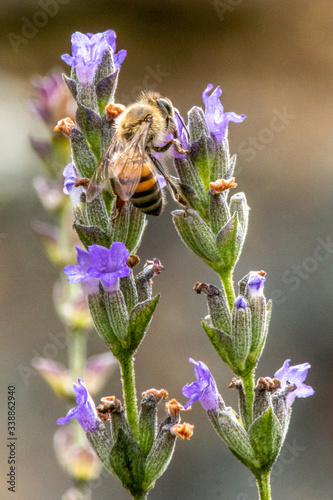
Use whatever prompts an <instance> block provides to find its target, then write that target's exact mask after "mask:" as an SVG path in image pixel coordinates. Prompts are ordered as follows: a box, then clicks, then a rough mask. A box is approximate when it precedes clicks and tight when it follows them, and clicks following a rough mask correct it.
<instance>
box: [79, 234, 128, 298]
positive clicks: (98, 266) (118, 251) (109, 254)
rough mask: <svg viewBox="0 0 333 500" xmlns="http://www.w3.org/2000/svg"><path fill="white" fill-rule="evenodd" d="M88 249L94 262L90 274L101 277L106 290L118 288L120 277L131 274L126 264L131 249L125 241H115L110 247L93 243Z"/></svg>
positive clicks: (89, 269) (110, 290) (89, 270)
mask: <svg viewBox="0 0 333 500" xmlns="http://www.w3.org/2000/svg"><path fill="white" fill-rule="evenodd" d="M88 250H89V255H90V257H91V262H92V265H91V266H90V267H89V268H88V274H89V275H90V276H91V277H94V278H100V280H101V281H102V284H103V286H104V289H105V290H107V291H109V292H112V291H115V290H117V289H118V283H119V278H123V277H125V276H128V275H129V274H130V268H129V267H128V265H127V264H126V261H127V257H128V255H129V251H128V250H127V248H126V247H125V245H124V243H121V242H120V241H115V242H114V243H112V245H111V247H110V248H109V249H108V248H105V247H103V246H100V245H91V246H90V247H88Z"/></svg>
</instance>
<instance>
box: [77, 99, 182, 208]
mask: <svg viewBox="0 0 333 500" xmlns="http://www.w3.org/2000/svg"><path fill="white" fill-rule="evenodd" d="M118 109H119V108H118ZM174 113H175V112H174V108H173V105H172V103H171V101H170V99H168V98H166V97H162V96H161V95H160V94H158V93H155V92H144V93H143V94H142V95H141V97H140V98H139V99H138V101H137V102H136V103H134V104H131V105H130V106H128V107H127V108H125V109H124V111H123V112H122V113H121V114H119V116H117V118H116V119H115V133H114V136H113V138H112V139H111V142H110V144H109V145H108V147H107V149H106V150H105V152H104V154H103V156H102V158H101V160H100V162H99V164H98V165H97V167H96V170H95V172H94V174H93V176H92V179H91V181H90V183H89V186H88V189H87V201H88V202H91V201H92V200H94V198H95V197H96V196H97V195H98V194H99V193H100V192H101V191H102V190H103V189H104V188H105V187H106V185H107V184H108V182H109V181H110V183H111V186H112V189H113V192H114V194H115V195H116V196H117V208H118V212H119V211H120V210H121V208H122V206H123V205H124V204H125V203H126V202H127V201H130V202H131V203H133V205H134V206H135V207H137V208H138V209H139V210H141V211H142V212H143V213H145V214H149V215H159V214H160V213H161V211H162V209H163V195H162V190H161V187H160V184H159V181H158V177H157V173H158V172H159V173H160V174H161V175H162V176H163V177H164V179H165V181H166V185H167V187H168V189H169V191H170V192H171V194H172V195H173V198H174V199H175V200H176V201H177V202H179V203H180V204H181V205H183V206H185V207H187V206H188V204H187V201H186V199H185V198H184V196H183V194H182V193H181V192H180V190H179V188H178V186H177V185H176V183H175V182H174V181H173V179H171V178H170V177H169V176H168V175H167V174H166V172H165V170H164V168H163V166H162V165H161V163H160V162H159V160H158V159H157V158H155V157H154V156H153V154H152V151H156V152H159V153H163V152H165V151H167V150H168V149H169V148H170V146H172V145H174V146H175V147H176V148H177V151H178V152H179V153H187V151H184V150H183V148H182V145H181V144H180V142H179V140H178V139H177V125H176V123H175V119H174ZM170 133H171V134H172V135H173V138H172V139H171V140H169V141H166V140H165V138H166V136H167V135H168V134H170ZM162 141H163V142H164V144H163V145H162V146H158V144H161V142H162Z"/></svg>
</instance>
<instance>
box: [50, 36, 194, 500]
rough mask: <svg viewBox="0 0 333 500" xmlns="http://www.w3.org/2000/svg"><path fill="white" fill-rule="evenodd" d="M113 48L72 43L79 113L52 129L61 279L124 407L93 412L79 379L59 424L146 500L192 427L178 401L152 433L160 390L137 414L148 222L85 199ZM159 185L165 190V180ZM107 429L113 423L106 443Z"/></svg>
mask: <svg viewBox="0 0 333 500" xmlns="http://www.w3.org/2000/svg"><path fill="white" fill-rule="evenodd" d="M115 40H116V34H115V32H114V31H112V30H107V31H106V32H104V33H97V34H91V33H87V34H85V35H84V34H82V33H79V32H76V33H74V34H73V35H72V55H69V54H65V55H63V56H62V59H63V60H64V61H65V62H66V63H67V64H69V65H70V66H71V68H72V70H71V77H70V78H69V77H67V76H64V80H65V82H66V85H67V87H68V88H69V90H70V92H71V94H72V96H73V98H74V100H75V102H76V104H77V111H76V114H75V121H74V120H73V119H72V118H69V117H67V118H63V119H62V120H60V121H59V122H58V124H57V126H56V127H55V130H56V131H61V132H62V133H63V134H64V136H65V137H66V138H69V140H70V144H71V157H72V161H71V162H70V163H69V164H68V165H67V166H66V168H65V169H64V171H63V176H64V186H63V191H64V193H65V194H68V195H69V198H70V201H71V204H72V208H73V215H74V229H75V231H76V233H77V235H78V237H79V239H80V240H81V243H82V246H83V247H81V246H79V245H76V251H77V264H76V265H74V264H69V265H67V266H66V267H65V269H64V272H65V274H66V276H67V280H68V282H69V283H72V284H79V283H80V284H81V286H82V287H83V289H84V291H85V292H86V295H87V300H88V304H89V310H90V314H91V317H92V320H93V323H94V325H95V328H96V330H97V332H98V334H99V335H100V336H101V337H102V339H103V340H104V341H105V342H106V344H107V346H108V348H109V349H110V350H111V352H112V353H113V355H114V357H115V358H116V359H117V361H118V362H119V365H120V371H121V380H122V389H123V403H122V402H121V401H120V400H118V399H116V398H115V396H110V397H104V398H102V403H101V404H100V405H99V406H98V407H97V409H96V408H95V405H94V402H93V400H92V397H91V396H90V394H89V392H88V390H87V387H90V384H89V380H87V387H86V385H85V383H84V382H83V378H82V377H81V374H78V375H79V377H80V378H79V379H78V385H77V384H73V387H74V392H75V397H76V402H77V406H76V407H74V408H72V409H71V410H69V412H68V413H67V415H66V416H65V417H63V418H60V419H58V424H59V425H62V424H67V423H68V422H69V421H70V420H71V419H73V418H76V419H77V420H78V422H79V424H80V425H81V427H82V428H83V430H84V431H85V432H86V435H87V438H88V440H89V442H90V444H91V446H92V448H93V449H94V450H95V452H96V454H97V455H98V457H99V458H100V460H101V462H102V463H103V465H104V466H105V467H106V469H107V470H108V471H109V472H110V473H112V474H113V475H116V476H117V477H118V478H119V479H120V480H121V481H122V483H123V485H124V487H125V488H127V489H128V490H129V491H130V492H131V494H132V496H133V497H134V498H146V495H147V493H148V491H149V490H150V489H152V488H153V487H154V484H155V481H156V480H157V478H158V477H160V476H161V474H163V472H164V471H165V469H166V467H167V466H168V464H169V462H170V460H171V457H172V454H173V451H174V447H175V442H176V438H177V437H179V438H180V439H189V438H190V436H191V435H192V432H193V426H191V425H190V424H187V423H182V424H181V423H180V411H181V410H182V409H183V407H182V405H180V404H179V403H178V402H177V401H176V400H171V401H169V402H168V403H166V413H167V418H166V419H165V421H164V422H162V423H161V424H160V425H158V418H157V405H158V403H159V402H160V401H161V400H162V399H165V398H166V397H167V392H166V391H165V390H160V391H157V390H156V389H151V390H148V391H146V392H144V393H143V394H142V399H141V403H140V410H139V411H138V404H137V397H136V389H135V374H134V355H135V354H136V352H137V350H138V348H139V346H140V344H141V342H142V341H143V339H144V337H145V335H146V332H147V330H148V328H149V325H150V322H151V320H152V317H153V314H154V311H155V309H156V307H157V304H158V302H159V295H156V296H153V295H152V282H153V279H154V277H155V276H157V275H158V274H160V273H161V271H162V270H163V269H164V268H163V266H162V265H161V263H160V261H159V260H158V259H156V258H155V259H153V260H152V261H147V262H146V264H145V265H144V267H143V269H142V270H141V272H139V273H138V274H136V275H134V272H133V268H134V266H136V265H137V264H138V263H139V261H140V259H139V258H138V256H137V255H135V253H136V251H137V249H138V247H139V245H140V242H141V238H142V235H143V232H144V229H145V226H146V216H145V215H144V214H143V213H142V212H141V211H139V210H138V209H137V208H135V206H134V205H133V204H132V203H130V202H128V203H125V204H124V206H122V207H121V208H120V207H119V205H118V203H117V198H116V197H115V196H114V194H113V192H112V189H111V186H108V187H106V189H105V190H104V192H103V193H102V194H98V195H97V196H96V197H95V198H94V199H93V200H92V201H90V200H89V196H88V195H87V193H89V191H87V184H88V183H89V179H90V178H91V176H92V175H93V174H94V172H95V169H96V166H97V164H98V162H99V160H100V158H101V157H102V155H103V154H104V151H105V149H106V148H107V146H108V144H109V143H110V140H111V139H112V137H113V134H114V119H115V118H116V114H117V113H120V112H122V111H123V106H121V105H115V104H114V94H115V89H116V85H117V77H118V73H119V71H120V68H121V64H122V62H123V60H124V58H125V56H126V51H124V50H122V51H119V52H118V53H116V44H115ZM111 108H112V109H113V110H116V111H117V113H111V112H110V110H111ZM158 182H159V183H160V187H161V188H163V187H164V186H165V178H164V177H163V176H159V178H158ZM87 199H88V202H87ZM71 288H74V289H76V288H78V287H71ZM85 373H87V371H85ZM88 374H89V373H88ZM62 375H63V377H64V373H63V374H62ZM45 376H50V373H49V371H48V373H47V374H46V375H45ZM105 422H109V423H110V425H111V439H109V437H108V435H107V433H106V431H105Z"/></svg>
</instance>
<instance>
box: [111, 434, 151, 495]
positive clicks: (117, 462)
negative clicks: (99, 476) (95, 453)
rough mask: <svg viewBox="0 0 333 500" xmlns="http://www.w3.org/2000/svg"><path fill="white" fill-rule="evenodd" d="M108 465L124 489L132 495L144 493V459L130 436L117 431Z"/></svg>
mask: <svg viewBox="0 0 333 500" xmlns="http://www.w3.org/2000/svg"><path fill="white" fill-rule="evenodd" d="M110 463H111V466H112V468H113V470H114V471H115V473H116V475H117V476H118V477H119V479H120V480H121V482H122V483H123V485H124V487H125V488H127V489H128V490H129V491H130V492H131V493H132V495H138V494H140V493H144V491H143V490H142V482H143V479H144V470H145V468H144V457H143V454H142V451H141V449H140V447H139V445H138V444H137V443H136V441H135V440H134V438H133V437H132V436H129V435H128V434H126V433H125V431H124V430H123V429H119V431H118V437H117V440H116V442H115V444H114V446H113V448H112V450H111V453H110Z"/></svg>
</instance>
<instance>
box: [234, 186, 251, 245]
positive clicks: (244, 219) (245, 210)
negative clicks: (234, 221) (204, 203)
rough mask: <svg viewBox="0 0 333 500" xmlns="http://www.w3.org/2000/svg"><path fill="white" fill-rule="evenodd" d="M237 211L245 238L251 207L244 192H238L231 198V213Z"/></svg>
mask: <svg viewBox="0 0 333 500" xmlns="http://www.w3.org/2000/svg"><path fill="white" fill-rule="evenodd" d="M235 212H237V217H238V222H239V224H240V225H241V228H242V230H243V238H244V239H245V236H246V232H247V226H248V220H249V207H248V205H247V202H246V198H245V194H244V193H236V194H234V195H233V196H232V197H231V198H230V213H231V214H234V213H235Z"/></svg>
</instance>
